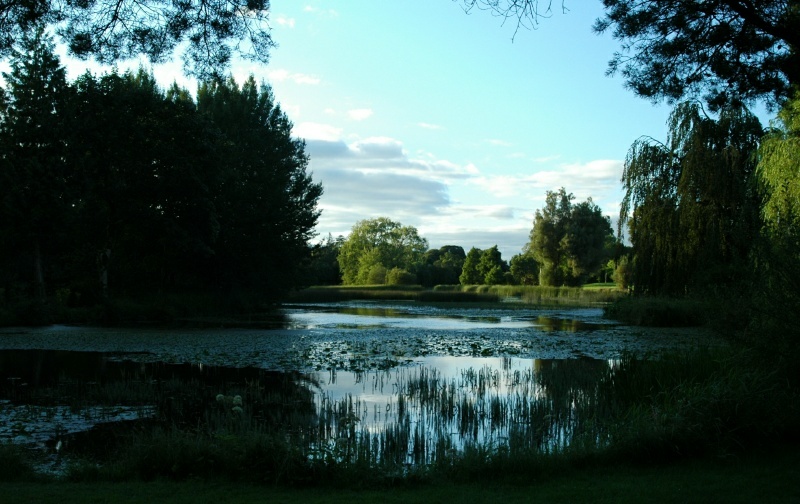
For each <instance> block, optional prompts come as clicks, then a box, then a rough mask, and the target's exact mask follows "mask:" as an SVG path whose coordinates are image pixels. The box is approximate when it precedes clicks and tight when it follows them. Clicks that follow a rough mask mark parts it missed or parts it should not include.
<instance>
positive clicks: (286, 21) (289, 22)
mask: <svg viewBox="0 0 800 504" xmlns="http://www.w3.org/2000/svg"><path fill="white" fill-rule="evenodd" d="M274 20H275V22H276V23H278V24H279V25H281V26H288V27H289V28H294V25H295V20H294V18H288V17H286V16H284V15H282V14H279V15H278V16H276V17H275V18H274Z"/></svg>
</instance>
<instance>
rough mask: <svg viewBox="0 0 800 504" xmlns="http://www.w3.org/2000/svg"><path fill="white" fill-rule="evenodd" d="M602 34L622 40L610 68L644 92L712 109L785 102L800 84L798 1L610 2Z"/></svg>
mask: <svg viewBox="0 0 800 504" xmlns="http://www.w3.org/2000/svg"><path fill="white" fill-rule="evenodd" d="M603 5H604V6H605V11H606V13H605V16H604V17H603V18H601V19H599V20H597V22H596V23H595V27H594V28H595V30H596V31H597V32H600V33H602V32H605V31H607V30H611V32H612V34H613V36H614V38H616V39H618V40H620V41H621V43H622V50H621V51H619V52H617V53H616V54H615V55H614V57H613V59H612V60H611V62H610V64H609V73H612V74H613V73H616V72H620V73H621V74H622V75H623V77H625V79H626V80H627V85H628V87H629V88H630V89H631V90H633V91H634V92H635V93H636V94H638V95H640V96H643V97H646V98H651V99H653V100H660V99H667V100H668V101H670V102H675V101H679V100H681V99H683V98H685V97H692V96H702V97H703V98H704V99H705V100H706V101H707V102H708V103H709V104H710V105H711V107H712V109H716V108H719V107H721V106H723V105H725V104H726V103H731V102H733V103H736V102H737V101H744V102H749V101H753V100H757V99H765V100H767V102H768V103H773V104H774V103H782V102H783V101H785V100H786V99H787V98H789V97H790V96H791V94H792V92H793V91H792V88H793V86H796V85H798V84H800V4H798V2H797V1H796V0H761V1H758V2H754V1H752V0H712V1H709V0H690V1H685V0H680V1H678V0H650V1H647V2H640V1H635V0H603Z"/></svg>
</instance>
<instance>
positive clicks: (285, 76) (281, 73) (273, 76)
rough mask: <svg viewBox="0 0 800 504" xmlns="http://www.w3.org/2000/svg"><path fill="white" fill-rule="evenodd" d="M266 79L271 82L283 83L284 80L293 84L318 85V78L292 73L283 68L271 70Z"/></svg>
mask: <svg viewBox="0 0 800 504" xmlns="http://www.w3.org/2000/svg"><path fill="white" fill-rule="evenodd" d="M267 77H269V80H270V81H273V82H275V81H277V82H283V81H285V80H291V81H293V82H294V83H295V84H308V85H317V84H319V83H320V78H319V77H315V76H313V75H307V74H302V73H293V72H290V71H288V70H286V69H285V68H278V69H275V70H272V71H270V72H269V73H268V74H267Z"/></svg>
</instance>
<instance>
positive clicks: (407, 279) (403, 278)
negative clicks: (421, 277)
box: [386, 268, 417, 285]
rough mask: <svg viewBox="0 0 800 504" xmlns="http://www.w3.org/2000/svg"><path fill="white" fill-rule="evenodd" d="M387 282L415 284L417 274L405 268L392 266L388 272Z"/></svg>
mask: <svg viewBox="0 0 800 504" xmlns="http://www.w3.org/2000/svg"><path fill="white" fill-rule="evenodd" d="M386 283H387V284H388V285H414V284H416V283H417V275H415V274H413V273H410V272H408V271H406V270H404V269H400V268H392V269H391V270H389V272H388V273H387V274H386Z"/></svg>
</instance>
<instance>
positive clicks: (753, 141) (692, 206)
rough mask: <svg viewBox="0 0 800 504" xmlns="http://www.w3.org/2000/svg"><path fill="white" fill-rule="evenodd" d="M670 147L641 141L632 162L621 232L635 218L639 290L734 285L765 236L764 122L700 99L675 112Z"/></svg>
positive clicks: (628, 168)
mask: <svg viewBox="0 0 800 504" xmlns="http://www.w3.org/2000/svg"><path fill="white" fill-rule="evenodd" d="M669 131H670V132H669V135H668V138H667V142H666V144H662V143H659V142H657V141H655V140H652V139H650V138H642V139H640V140H637V141H636V142H635V143H634V144H633V146H632V147H631V149H630V150H629V152H628V156H627V158H626V160H625V168H624V171H623V176H622V182H623V187H624V190H625V196H624V198H623V201H622V204H621V209H620V223H619V225H620V230H622V229H623V227H624V225H625V224H626V223H627V222H628V221H629V220H630V225H629V229H630V240H631V243H632V244H633V252H634V261H633V263H634V264H633V268H634V272H633V283H634V288H635V290H636V291H637V292H645V293H671V294H684V293H686V292H687V291H692V290H697V289H698V288H702V287H705V286H707V285H724V284H730V283H731V282H733V281H734V280H735V279H736V277H739V276H741V274H742V272H743V271H744V270H746V268H747V260H748V255H749V253H750V251H751V248H752V246H753V242H754V240H755V239H756V237H757V236H758V232H759V228H760V223H759V218H758V212H759V210H758V209H759V201H758V195H757V193H756V185H755V183H754V182H755V180H754V172H755V167H756V163H757V158H756V156H755V153H756V149H757V148H758V142H759V139H760V138H761V135H762V129H761V125H760V123H759V121H758V119H757V118H756V117H755V116H753V115H752V114H750V113H749V112H748V111H747V110H746V109H744V108H742V107H733V106H731V107H725V108H723V109H722V110H721V111H720V114H719V117H718V118H717V119H713V118H710V117H708V116H706V115H705V114H704V113H703V111H702V109H701V107H700V105H699V104H697V103H683V104H681V105H679V106H678V107H677V108H676V109H675V111H674V112H673V113H672V115H671V116H670V120H669Z"/></svg>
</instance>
